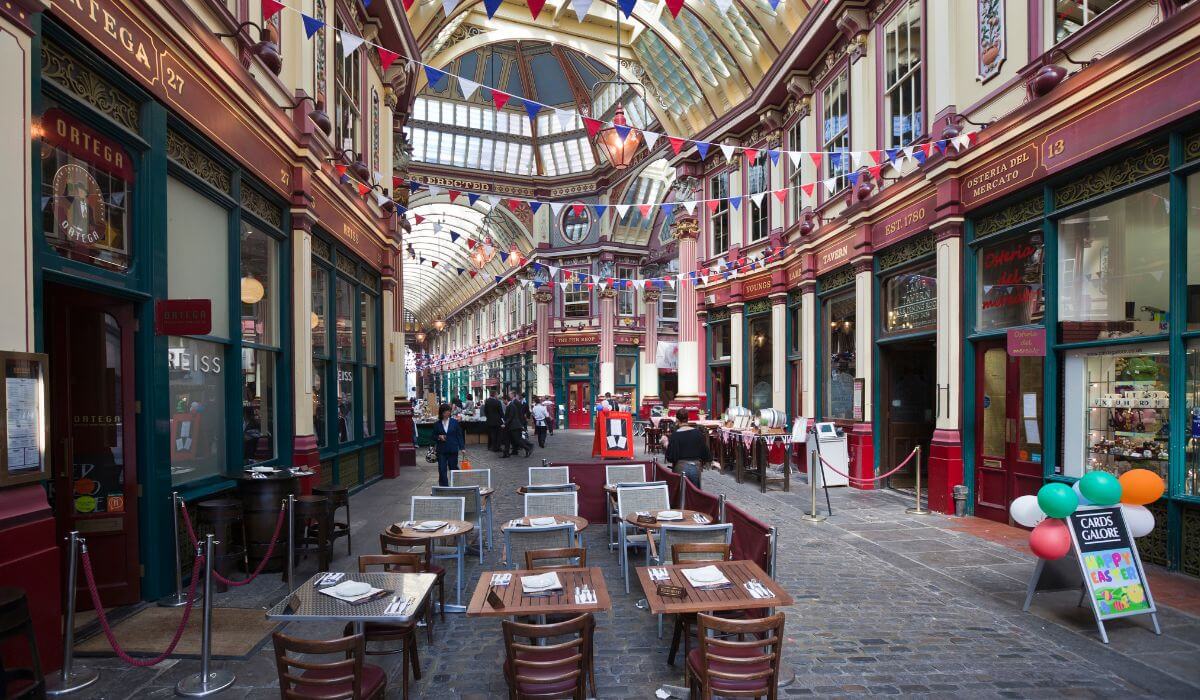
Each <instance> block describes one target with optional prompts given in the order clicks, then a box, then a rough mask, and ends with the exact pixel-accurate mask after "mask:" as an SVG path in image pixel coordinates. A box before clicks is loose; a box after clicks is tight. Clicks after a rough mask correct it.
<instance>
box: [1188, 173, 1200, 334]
mask: <svg viewBox="0 0 1200 700" xmlns="http://www.w3.org/2000/svg"><path fill="white" fill-rule="evenodd" d="M1187 188H1188V191H1187V201H1188V202H1190V204H1189V205H1188V220H1187V256H1186V258H1185V259H1186V260H1187V328H1188V330H1189V331H1194V330H1200V175H1192V176H1191V177H1189V178H1188V180H1187Z"/></svg>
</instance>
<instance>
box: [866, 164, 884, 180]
mask: <svg viewBox="0 0 1200 700" xmlns="http://www.w3.org/2000/svg"><path fill="white" fill-rule="evenodd" d="M881 170H883V166H882V165H872V166H871V167H869V168H867V172H869V173H871V177H872V178H873V179H875V180H878V179H879V171H881Z"/></svg>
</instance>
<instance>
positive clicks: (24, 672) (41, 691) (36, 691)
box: [0, 586, 46, 700]
mask: <svg viewBox="0 0 1200 700" xmlns="http://www.w3.org/2000/svg"><path fill="white" fill-rule="evenodd" d="M22 637H24V639H25V644H26V647H27V648H28V650H29V658H30V661H31V663H30V667H29V668H13V667H12V666H8V667H6V666H5V665H4V663H3V660H2V659H0V689H2V690H4V691H5V692H4V693H3V696H4V697H5V698H6V699H8V700H14V699H16V698H21V699H24V698H34V699H35V700H36V699H39V698H45V697H46V678H45V676H43V675H42V661H41V658H40V657H39V656H38V648H37V639H36V638H35V637H34V633H33V618H32V617H31V616H30V613H29V601H28V599H27V598H26V597H25V589H23V588H14V587H10V586H5V587H3V588H0V642H3V644H4V648H5V649H6V650H8V651H13V650H15V649H16V648H17V646H16V644H14V643H11V642H10V640H13V639H19V638H22ZM11 660H12V659H11V658H10V659H9V661H11Z"/></svg>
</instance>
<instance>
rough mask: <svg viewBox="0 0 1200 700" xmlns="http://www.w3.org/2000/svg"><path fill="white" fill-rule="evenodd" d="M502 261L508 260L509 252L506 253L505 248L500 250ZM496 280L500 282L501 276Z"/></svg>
mask: <svg viewBox="0 0 1200 700" xmlns="http://www.w3.org/2000/svg"><path fill="white" fill-rule="evenodd" d="M500 262H508V253H505V252H504V251H503V250H502V251H500ZM496 281H497V282H499V281H500V278H499V277H497V278H496Z"/></svg>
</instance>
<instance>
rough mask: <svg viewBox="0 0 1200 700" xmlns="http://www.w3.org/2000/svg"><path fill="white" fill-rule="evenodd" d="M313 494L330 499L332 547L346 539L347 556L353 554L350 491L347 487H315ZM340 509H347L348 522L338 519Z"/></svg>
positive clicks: (330, 537) (330, 536) (330, 542)
mask: <svg viewBox="0 0 1200 700" xmlns="http://www.w3.org/2000/svg"><path fill="white" fill-rule="evenodd" d="M313 493H315V494H316V495H318V496H324V497H325V498H328V499H329V518H330V521H329V545H330V546H331V547H332V546H333V545H334V543H336V542H337V540H338V538H339V537H345V538H346V554H347V556H348V555H350V554H352V550H351V548H352V547H353V545H352V544H351V537H350V522H351V520H350V489H349V487H347V486H344V485H339V486H334V485H332V484H330V485H328V486H315V487H313ZM338 508H345V509H346V520H345V521H344V522H343V521H341V520H338V519H337V511H338Z"/></svg>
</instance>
